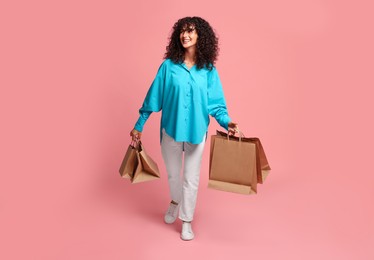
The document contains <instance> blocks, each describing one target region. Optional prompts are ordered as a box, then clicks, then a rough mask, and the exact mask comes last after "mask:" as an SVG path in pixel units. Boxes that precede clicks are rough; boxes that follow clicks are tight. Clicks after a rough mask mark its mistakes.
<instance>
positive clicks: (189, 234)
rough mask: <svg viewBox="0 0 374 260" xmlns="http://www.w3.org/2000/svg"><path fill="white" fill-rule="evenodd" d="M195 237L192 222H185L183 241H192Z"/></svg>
mask: <svg viewBox="0 0 374 260" xmlns="http://www.w3.org/2000/svg"><path fill="white" fill-rule="evenodd" d="M194 237H195V235H194V233H193V231H192V225H191V222H183V224H182V233H181V238H182V240H185V241H188V240H192V239H193V238H194Z"/></svg>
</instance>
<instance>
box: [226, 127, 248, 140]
mask: <svg viewBox="0 0 374 260" xmlns="http://www.w3.org/2000/svg"><path fill="white" fill-rule="evenodd" d="M236 129H237V130H236V131H235V132H237V133H239V142H241V141H242V137H245V136H244V134H243V132H242V131H240V130H239V128H238V127H237V128H236ZM227 140H230V135H229V131H227Z"/></svg>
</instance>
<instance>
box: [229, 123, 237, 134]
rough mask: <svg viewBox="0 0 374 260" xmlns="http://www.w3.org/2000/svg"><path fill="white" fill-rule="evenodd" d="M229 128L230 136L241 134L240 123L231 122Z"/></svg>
mask: <svg viewBox="0 0 374 260" xmlns="http://www.w3.org/2000/svg"><path fill="white" fill-rule="evenodd" d="M228 126H229V134H232V135H235V133H237V132H239V129H238V123H234V122H230V123H229V124H228Z"/></svg>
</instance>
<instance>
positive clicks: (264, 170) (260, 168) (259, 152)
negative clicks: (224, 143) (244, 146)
mask: <svg viewBox="0 0 374 260" xmlns="http://www.w3.org/2000/svg"><path fill="white" fill-rule="evenodd" d="M217 135H219V136H223V137H227V133H225V132H222V131H218V130H217ZM230 138H231V139H234V140H237V141H239V137H236V136H232V137H230ZM241 141H242V142H250V143H254V144H255V145H256V172H257V182H258V183H261V184H262V183H264V181H265V179H266V178H267V176H268V175H269V173H270V170H271V168H270V165H269V162H268V160H267V158H266V154H265V151H264V148H263V146H262V144H261V141H260V139H259V138H258V137H243V136H242V138H241Z"/></svg>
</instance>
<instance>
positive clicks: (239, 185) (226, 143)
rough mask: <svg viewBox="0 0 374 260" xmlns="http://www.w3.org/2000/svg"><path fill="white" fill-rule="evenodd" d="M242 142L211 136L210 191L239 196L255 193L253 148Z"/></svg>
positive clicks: (254, 154)
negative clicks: (237, 194)
mask: <svg viewBox="0 0 374 260" xmlns="http://www.w3.org/2000/svg"><path fill="white" fill-rule="evenodd" d="M241 139H242V138H238V139H236V138H233V137H231V136H228V135H226V137H225V136H222V135H219V134H217V135H213V136H212V138H211V147H210V163H209V182H208V187H209V188H212V189H217V190H222V191H229V192H235V193H241V194H255V193H257V160H256V144H255V143H252V142H244V141H243V140H241Z"/></svg>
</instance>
